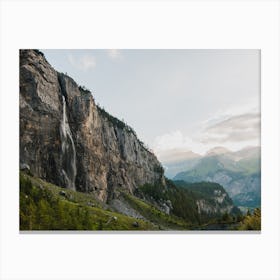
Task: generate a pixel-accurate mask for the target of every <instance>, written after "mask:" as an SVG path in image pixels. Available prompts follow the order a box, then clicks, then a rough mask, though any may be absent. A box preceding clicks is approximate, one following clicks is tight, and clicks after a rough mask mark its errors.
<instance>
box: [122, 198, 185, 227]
mask: <svg viewBox="0 0 280 280" xmlns="http://www.w3.org/2000/svg"><path fill="white" fill-rule="evenodd" d="M123 196H124V199H125V200H126V201H127V202H128V203H129V205H130V206H131V207H132V208H134V209H135V210H136V211H138V212H139V213H140V214H141V215H142V216H143V217H144V218H146V219H147V220H149V221H151V222H152V223H153V224H155V225H157V226H158V227H159V229H164V230H169V229H173V230H174V229H175V230H182V229H185V230H186V229H190V224H188V223H187V222H186V221H184V220H183V219H180V218H178V217H175V216H172V215H168V214H165V213H164V212H162V211H160V210H158V209H157V208H156V207H155V206H153V205H151V204H149V203H147V202H144V201H142V200H140V199H138V198H136V197H135V196H132V195H129V194H126V193H124V194H123Z"/></svg>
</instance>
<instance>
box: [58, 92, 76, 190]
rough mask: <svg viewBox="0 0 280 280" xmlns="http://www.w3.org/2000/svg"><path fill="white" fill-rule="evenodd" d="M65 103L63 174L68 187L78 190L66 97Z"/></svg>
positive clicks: (62, 135) (62, 133)
mask: <svg viewBox="0 0 280 280" xmlns="http://www.w3.org/2000/svg"><path fill="white" fill-rule="evenodd" d="M62 101H63V114H62V121H61V129H60V135H61V143H62V168H63V169H62V173H63V176H64V181H65V182H66V187H67V188H69V189H72V190H76V187H75V179H76V174H77V168H76V149H75V145H74V141H73V138H72V134H71V130H70V127H69V123H68V118H67V113H66V102H65V97H64V96H62Z"/></svg>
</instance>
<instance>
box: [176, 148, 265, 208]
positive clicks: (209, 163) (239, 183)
mask: <svg viewBox="0 0 280 280" xmlns="http://www.w3.org/2000/svg"><path fill="white" fill-rule="evenodd" d="M260 159H261V156H260V148H259V147H248V148H245V149H242V150H240V151H237V152H231V151H228V150H226V149H222V148H215V149H212V150H210V151H209V152H208V153H206V155H205V156H204V157H202V158H200V159H199V160H198V161H197V162H196V163H195V164H194V166H193V167H192V168H191V169H188V170H185V171H184V172H179V173H178V174H177V175H176V176H175V177H174V180H183V181H185V182H190V183H194V182H201V181H208V182H216V183H219V184H221V185H222V186H223V187H224V188H225V189H226V191H227V192H228V194H229V195H230V197H231V198H232V199H233V201H234V203H235V204H236V205H238V206H247V207H258V206H260V204H261V166H260Z"/></svg>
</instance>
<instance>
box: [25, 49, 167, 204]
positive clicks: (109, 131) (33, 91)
mask: <svg viewBox="0 0 280 280" xmlns="http://www.w3.org/2000/svg"><path fill="white" fill-rule="evenodd" d="M20 164H21V166H26V165H28V166H29V168H30V172H31V173H32V174H34V175H36V176H37V177H40V178H42V179H45V180H47V181H49V182H52V183H55V184H57V185H60V186H63V187H66V188H71V189H75V190H78V191H82V192H92V193H94V194H95V195H96V196H97V197H98V198H99V199H100V200H102V201H109V200H111V199H113V198H115V197H116V196H118V190H119V189H124V190H126V191H128V192H130V193H133V192H134V190H135V189H136V188H137V187H138V186H140V185H143V184H145V183H150V184H154V183H157V182H160V183H162V184H163V185H164V184H165V181H164V176H163V168H162V166H161V164H160V163H159V161H158V160H157V158H156V157H155V156H154V154H153V153H151V152H150V151H149V150H148V149H147V148H145V147H144V145H143V143H142V142H141V141H139V140H138V138H137V136H136V134H135V132H134V131H133V130H132V129H131V128H130V127H129V126H127V125H126V124H124V123H123V122H121V121H119V120H118V119H116V118H114V117H112V116H111V115H109V114H108V113H107V112H105V111H104V110H103V109H101V108H99V107H98V106H97V105H96V104H95V101H94V98H93V96H92V94H91V93H90V92H89V91H88V90H86V89H84V88H81V87H79V86H78V85H77V84H76V83H75V81H74V80H73V79H72V78H70V77H69V76H67V75H65V74H62V73H58V72H56V71H55V70H54V69H53V68H52V67H51V65H50V64H49V63H48V62H47V61H46V59H45V57H44V55H43V54H42V53H41V52H39V51H36V50H21V51H20Z"/></svg>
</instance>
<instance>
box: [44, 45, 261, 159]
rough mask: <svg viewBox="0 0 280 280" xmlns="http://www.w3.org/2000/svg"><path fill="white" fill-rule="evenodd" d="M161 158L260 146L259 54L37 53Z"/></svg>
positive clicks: (227, 52) (160, 52) (104, 51)
mask: <svg viewBox="0 0 280 280" xmlns="http://www.w3.org/2000/svg"><path fill="white" fill-rule="evenodd" d="M41 51H42V52H43V53H44V54H45V57H46V58H47V60H48V61H49V63H50V64H51V65H52V66H53V67H54V68H55V69H56V70H57V71H59V72H64V73H67V74H68V75H69V76H70V77H72V78H73V79H74V80H75V81H76V82H77V83H78V84H79V85H84V86H85V87H86V88H88V89H89V90H91V92H92V94H93V96H94V98H95V101H96V102H97V103H99V105H100V106H101V107H104V108H105V109H106V110H107V111H108V112H109V113H110V114H112V115H114V116H116V117H118V118H119V119H121V120H124V121H125V122H126V123H127V124H128V125H130V126H131V127H133V129H134V130H135V131H136V133H137V135H138V137H139V138H140V139H141V140H142V141H143V142H144V143H145V144H147V145H148V147H150V148H151V149H152V150H153V151H154V152H155V153H156V155H158V156H159V158H160V157H161V155H162V154H166V152H167V153H168V152H171V153H172V151H176V153H178V151H179V152H180V151H182V152H183V151H189V150H191V151H193V152H195V153H199V154H204V153H206V152H207V151H208V150H209V149H211V148H214V147H217V146H223V147H225V148H227V149H230V150H232V151H236V150H239V149H242V148H244V147H247V146H259V145H260V51H259V50H241V49H240V50H188V49H178V50H166V49H161V50H149V49H147V50H143V49H142V50H137V49H136V50H127V49H120V50H114V49H111V50H108V49H104V50H72V49H69V50H41Z"/></svg>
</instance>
